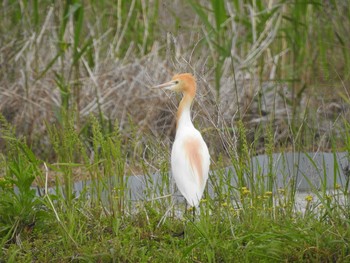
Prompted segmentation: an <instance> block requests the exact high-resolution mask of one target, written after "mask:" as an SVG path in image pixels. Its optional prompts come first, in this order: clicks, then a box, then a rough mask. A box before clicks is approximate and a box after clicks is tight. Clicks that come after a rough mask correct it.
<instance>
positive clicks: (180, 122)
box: [176, 93, 194, 131]
mask: <svg viewBox="0 0 350 263" xmlns="http://www.w3.org/2000/svg"><path fill="white" fill-rule="evenodd" d="M193 98H194V95H193V94H189V93H184V96H183V97H182V100H181V102H180V104H179V108H178V110H177V114H176V130H177V131H178V130H179V128H180V127H183V126H193V124H192V121H191V104H192V101H193Z"/></svg>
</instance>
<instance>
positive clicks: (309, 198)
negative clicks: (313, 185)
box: [305, 195, 314, 202]
mask: <svg viewBox="0 0 350 263" xmlns="http://www.w3.org/2000/svg"><path fill="white" fill-rule="evenodd" d="M313 199H314V198H313V197H312V195H308V196H306V197H305V200H306V201H308V202H311V201H312V200H313Z"/></svg>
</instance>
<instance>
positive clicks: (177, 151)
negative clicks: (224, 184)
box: [171, 136, 209, 206]
mask: <svg viewBox="0 0 350 263" xmlns="http://www.w3.org/2000/svg"><path fill="white" fill-rule="evenodd" d="M171 158H172V159H171V162H172V171H173V176H174V179H175V182H176V184H177V186H178V188H179V190H180V192H181V193H182V195H183V196H184V197H185V198H186V200H187V202H188V203H189V204H190V205H194V206H195V205H197V204H198V202H199V200H200V199H201V197H202V194H203V191H204V188H205V184H206V181H207V179H208V171H209V153H208V148H207V146H206V144H205V142H204V141H203V139H202V137H201V136H200V137H187V138H183V139H180V140H176V141H175V142H174V145H173V149H172V157H171Z"/></svg>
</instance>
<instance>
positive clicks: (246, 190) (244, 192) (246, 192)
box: [241, 187, 250, 195]
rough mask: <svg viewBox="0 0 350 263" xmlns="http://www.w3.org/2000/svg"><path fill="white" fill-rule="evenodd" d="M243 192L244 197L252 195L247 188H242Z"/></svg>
mask: <svg viewBox="0 0 350 263" xmlns="http://www.w3.org/2000/svg"><path fill="white" fill-rule="evenodd" d="M241 192H242V194H243V195H247V194H250V191H249V189H248V188H247V187H242V188H241Z"/></svg>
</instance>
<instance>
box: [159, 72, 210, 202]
mask: <svg viewBox="0 0 350 263" xmlns="http://www.w3.org/2000/svg"><path fill="white" fill-rule="evenodd" d="M155 88H163V89H166V90H172V91H176V92H182V94H183V97H182V100H181V102H180V104H179V107H178V110H177V114H176V136H175V141H174V144H173V147H172V150H171V170H172V173H173V177H174V179H175V183H176V185H177V187H178V189H179V190H180V192H181V194H182V195H183V196H184V197H185V199H186V201H187V203H188V204H189V205H190V206H193V207H197V206H198V204H199V201H200V199H201V198H202V195H203V191H204V188H205V185H206V182H207V180H208V172H209V165H210V156H209V151H208V147H207V145H206V143H205V142H204V140H203V137H202V135H201V134H200V132H199V131H198V130H197V129H196V128H195V127H194V126H193V123H192V121H191V104H192V101H193V99H194V97H195V95H196V80H195V78H194V77H193V76H192V74H189V73H184V74H179V75H175V76H174V77H173V78H172V80H171V81H169V82H166V83H163V84H161V85H158V86H155Z"/></svg>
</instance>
